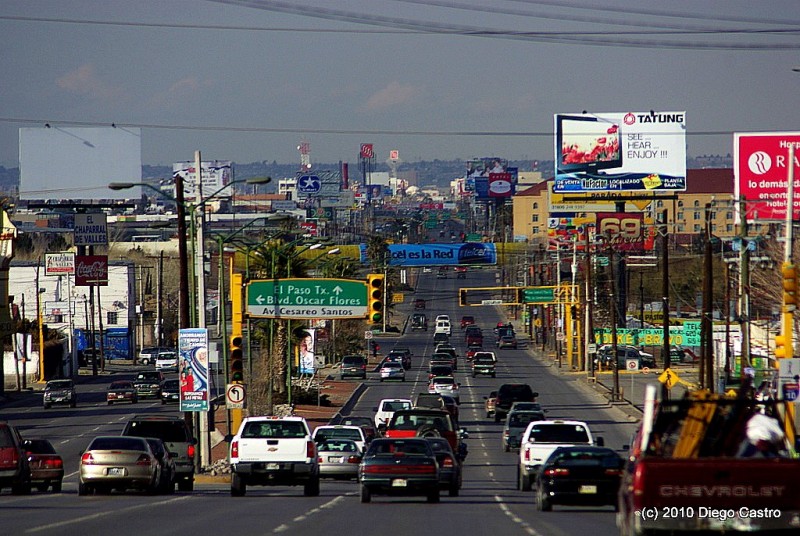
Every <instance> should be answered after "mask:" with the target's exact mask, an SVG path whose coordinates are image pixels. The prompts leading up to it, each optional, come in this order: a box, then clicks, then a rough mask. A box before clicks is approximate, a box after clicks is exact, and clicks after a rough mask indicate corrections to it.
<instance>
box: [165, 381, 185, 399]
mask: <svg viewBox="0 0 800 536" xmlns="http://www.w3.org/2000/svg"><path fill="white" fill-rule="evenodd" d="M180 398H181V382H180V380H164V381H163V382H161V403H162V404H169V403H172V402H174V403H175V404H177V403H178V402H180Z"/></svg>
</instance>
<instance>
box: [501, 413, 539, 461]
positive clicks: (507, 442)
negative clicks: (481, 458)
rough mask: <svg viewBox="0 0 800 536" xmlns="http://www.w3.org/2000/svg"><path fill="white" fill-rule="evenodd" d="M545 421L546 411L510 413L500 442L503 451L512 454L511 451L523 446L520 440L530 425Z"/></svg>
mask: <svg viewBox="0 0 800 536" xmlns="http://www.w3.org/2000/svg"><path fill="white" fill-rule="evenodd" d="M517 404H519V402H517ZM545 419H547V417H545V415H544V411H514V410H511V411H509V412H508V416H507V417H506V423H505V425H504V426H503V433H502V435H501V440H500V441H501V445H502V447H503V450H504V451H506V452H511V449H518V448H519V447H520V444H521V443H520V439H521V438H522V434H523V433H524V432H525V428H527V427H528V424H529V423H532V422H533V421H543V420H545Z"/></svg>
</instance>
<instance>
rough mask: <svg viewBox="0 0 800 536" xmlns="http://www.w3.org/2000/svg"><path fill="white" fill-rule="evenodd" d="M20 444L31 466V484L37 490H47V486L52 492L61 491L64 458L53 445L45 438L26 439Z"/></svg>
mask: <svg viewBox="0 0 800 536" xmlns="http://www.w3.org/2000/svg"><path fill="white" fill-rule="evenodd" d="M22 445H23V446H24V447H25V454H26V455H27V456H28V466H29V467H30V468H31V484H32V485H33V486H35V487H36V489H38V490H39V491H47V488H49V487H52V488H53V493H61V481H62V480H64V460H62V459H61V456H59V455H58V453H57V452H56V450H55V449H54V448H53V445H52V444H51V443H50V442H49V441H48V440H46V439H26V440H25V441H23V443H22Z"/></svg>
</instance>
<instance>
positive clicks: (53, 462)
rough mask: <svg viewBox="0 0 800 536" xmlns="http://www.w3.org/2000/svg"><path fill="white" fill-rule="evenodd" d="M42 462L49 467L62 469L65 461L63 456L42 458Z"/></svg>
mask: <svg viewBox="0 0 800 536" xmlns="http://www.w3.org/2000/svg"><path fill="white" fill-rule="evenodd" d="M42 463H43V465H44V466H45V467H46V468H48V469H61V468H62V467H64V462H63V461H62V460H61V458H46V459H44V460H42Z"/></svg>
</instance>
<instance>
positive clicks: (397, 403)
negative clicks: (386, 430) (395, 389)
mask: <svg viewBox="0 0 800 536" xmlns="http://www.w3.org/2000/svg"><path fill="white" fill-rule="evenodd" d="M401 409H411V400H409V399H408V398H384V399H383V400H381V401H380V402H378V405H377V406H376V407H375V408H374V409H373V411H375V427H376V428H377V427H378V426H380V425H381V424H384V425H386V424H389V421H390V420H392V415H394V412H395V411H397V410H401Z"/></svg>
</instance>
